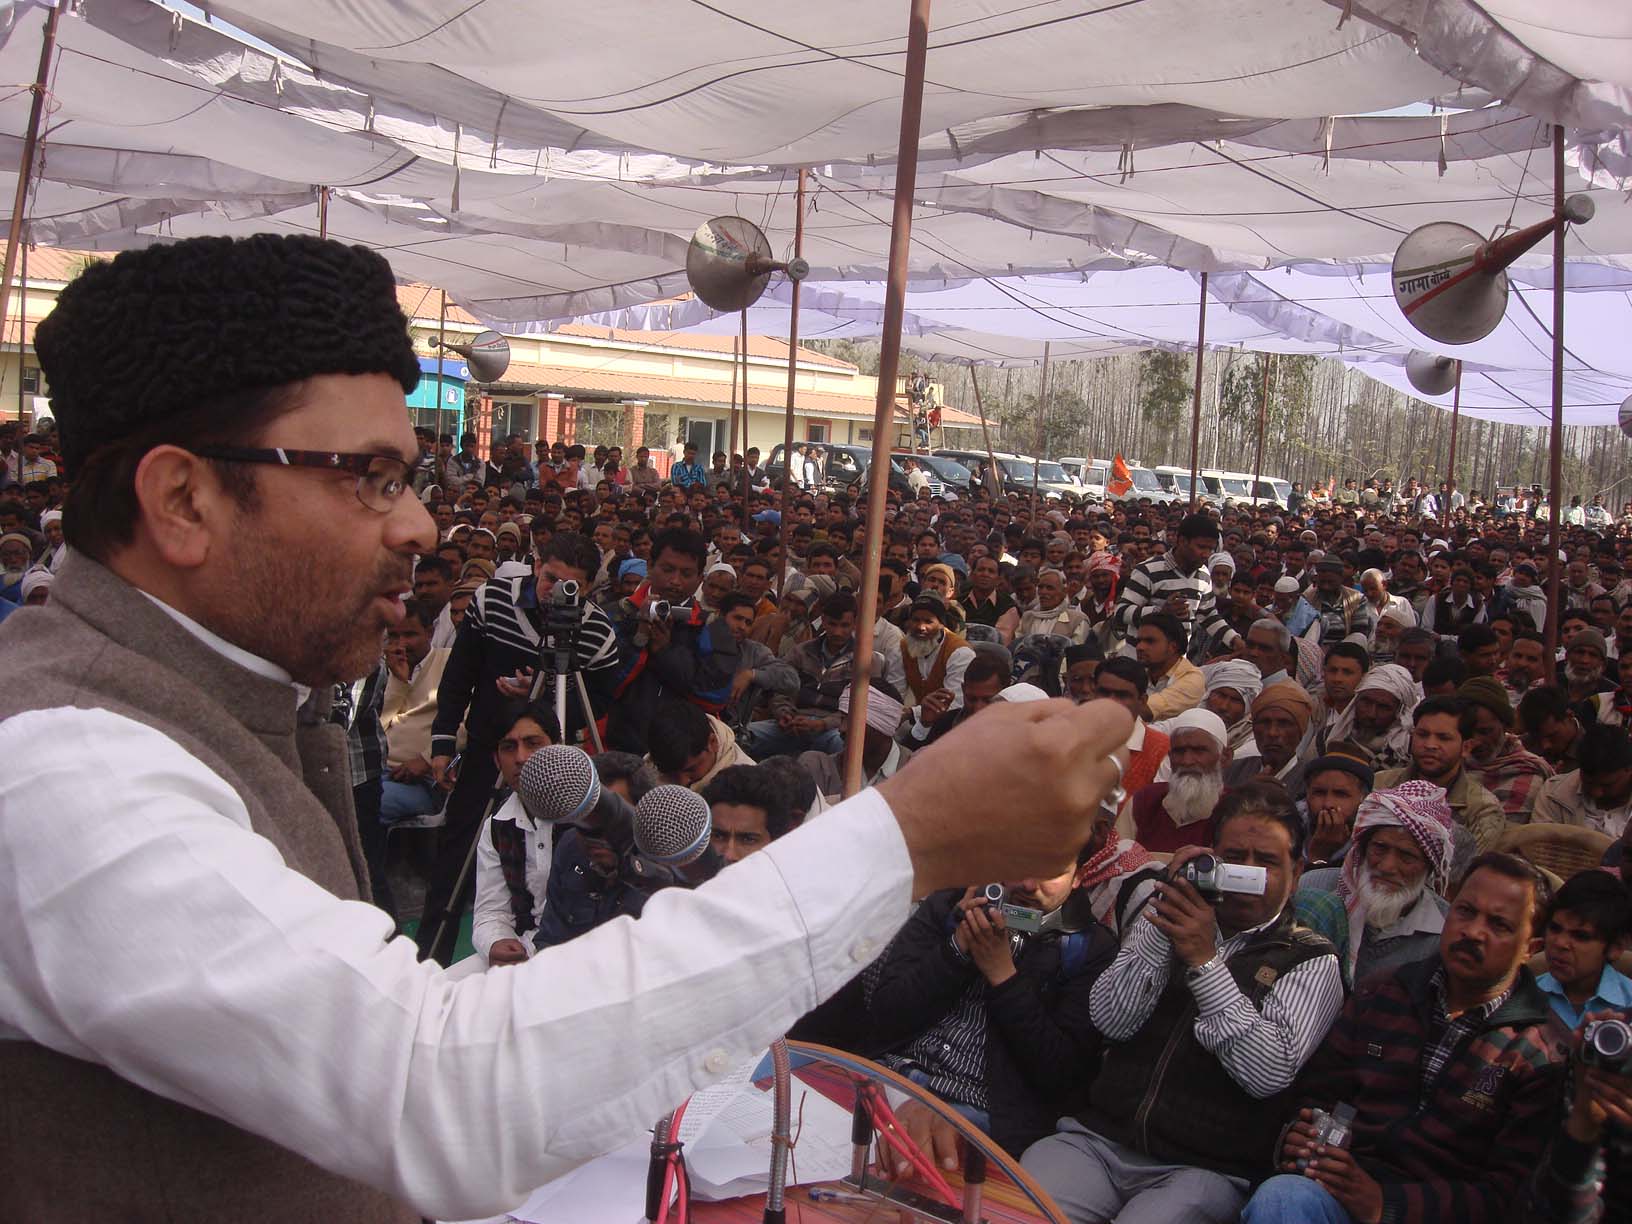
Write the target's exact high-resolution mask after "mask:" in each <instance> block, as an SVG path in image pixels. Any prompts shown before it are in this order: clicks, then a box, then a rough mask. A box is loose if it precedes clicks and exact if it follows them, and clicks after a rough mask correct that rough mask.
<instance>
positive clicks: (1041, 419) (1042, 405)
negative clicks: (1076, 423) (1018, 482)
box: [1031, 340, 1049, 523]
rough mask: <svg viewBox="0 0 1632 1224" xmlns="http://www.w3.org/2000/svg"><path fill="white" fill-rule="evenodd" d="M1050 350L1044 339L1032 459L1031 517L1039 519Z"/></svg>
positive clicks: (1046, 420)
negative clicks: (1038, 503)
mask: <svg viewBox="0 0 1632 1224" xmlns="http://www.w3.org/2000/svg"><path fill="white" fill-rule="evenodd" d="M1048 350H1049V343H1048V341H1047V340H1044V341H1043V385H1042V388H1041V390H1040V391H1039V392H1038V395H1037V453H1036V454H1035V455H1033V456H1032V461H1031V518H1032V522H1033V523H1035V522H1036V521H1037V465H1038V464H1040V463H1042V461H1043V443H1045V442H1046V441H1047V440H1048Z"/></svg>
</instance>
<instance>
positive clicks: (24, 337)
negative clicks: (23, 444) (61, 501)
mask: <svg viewBox="0 0 1632 1224" xmlns="http://www.w3.org/2000/svg"><path fill="white" fill-rule="evenodd" d="M20 284H21V288H20V289H18V291H17V422H18V424H21V423H22V421H23V417H24V416H25V413H24V411H23V399H24V396H23V365H24V356H25V354H26V353H27V352H28V236H27V235H26V234H25V235H24V236H23V275H22V280H21V282H20ZM19 470H20V469H19Z"/></svg>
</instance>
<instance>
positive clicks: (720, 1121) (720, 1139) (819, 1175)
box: [686, 1080, 850, 1199]
mask: <svg viewBox="0 0 1632 1224" xmlns="http://www.w3.org/2000/svg"><path fill="white" fill-rule="evenodd" d="M773 1104H774V1102H773V1098H772V1094H771V1093H770V1092H766V1091H761V1090H760V1089H758V1088H756V1087H755V1086H754V1085H752V1084H746V1085H744V1086H743V1088H742V1090H741V1091H740V1092H739V1093H738V1094H737V1096H736V1097H735V1098H734V1099H733V1100H732V1101H731V1102H730V1103H729V1104H728V1105H726V1106H725V1107H724V1108H723V1109H721V1110H720V1111H719V1112H718V1114H717V1116H716V1117H715V1119H714V1121H713V1123H712V1124H711V1125H710V1126H709V1128H708V1130H707V1131H705V1132H704V1133H703V1135H702V1136H701V1137H700V1139H699V1140H698V1142H697V1144H696V1145H695V1147H693V1148H689V1149H687V1152H686V1163H687V1166H688V1168H690V1170H691V1182H692V1193H693V1194H694V1195H695V1196H696V1197H697V1198H700V1199H727V1198H737V1197H739V1196H741V1195H744V1194H757V1193H759V1192H760V1191H761V1190H764V1189H765V1187H766V1186H767V1185H768V1184H769V1182H770V1168H771V1126H772V1121H773V1115H774V1110H773ZM791 1112H792V1127H793V1131H794V1135H795V1144H794V1149H793V1155H792V1159H791V1160H790V1161H789V1162H788V1185H790V1186H796V1185H804V1184H807V1183H810V1182H824V1181H832V1180H834V1179H835V1178H840V1177H843V1176H845V1175H846V1174H847V1173H849V1172H850V1112H849V1110H847V1109H845V1108H843V1107H842V1106H840V1105H836V1104H834V1103H833V1102H832V1101H830V1100H828V1099H827V1098H826V1097H825V1096H823V1095H822V1094H821V1093H819V1092H817V1091H816V1090H815V1089H813V1088H808V1087H806V1086H805V1085H803V1084H801V1083H799V1082H798V1081H797V1080H796V1081H794V1085H793V1108H792V1111H791Z"/></svg>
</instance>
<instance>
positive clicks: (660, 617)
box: [640, 599, 691, 623]
mask: <svg viewBox="0 0 1632 1224" xmlns="http://www.w3.org/2000/svg"><path fill="white" fill-rule="evenodd" d="M690 616H691V609H690V608H687V607H684V606H681V607H675V605H674V604H672V603H670V602H669V601H668V600H666V599H648V600H647V601H646V603H645V606H643V607H642V608H641V610H640V617H641V619H642V620H644V621H652V622H656V621H669V622H671V623H676V622H680V621H684V620H687V619H689V618H690Z"/></svg>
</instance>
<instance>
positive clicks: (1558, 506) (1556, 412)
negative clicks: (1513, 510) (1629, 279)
mask: <svg viewBox="0 0 1632 1224" xmlns="http://www.w3.org/2000/svg"><path fill="white" fill-rule="evenodd" d="M1563 212H1564V128H1563V126H1562V125H1558V124H1555V125H1554V126H1553V215H1554V216H1555V217H1559V216H1562V215H1563ZM1564 230H1565V226H1564V225H1563V224H1562V223H1560V224H1559V225H1558V226H1556V227H1555V228H1554V230H1553V427H1552V429H1551V430H1549V431H1548V437H1547V443H1548V450H1549V451H1550V452H1551V453H1550V454H1549V455H1548V457H1547V480H1548V483H1549V484H1550V485H1551V486H1552V492H1551V493H1550V494H1549V495H1548V498H1547V550H1548V557H1547V628H1546V635H1547V636H1546V647H1545V650H1546V654H1545V655H1544V656H1543V657H1544V658H1546V659H1548V660H1552V659H1553V658H1555V657H1557V654H1558V629H1559V624H1558V622H1559V619H1560V611H1559V610H1560V609H1561V608H1562V607H1563V601H1562V599H1560V597H1559V596H1560V593H1561V587H1562V579H1563V567H1562V566H1561V565H1560V564H1559V562H1558V547H1559V542H1560V535H1561V532H1560V529H1559V522H1560V520H1561V518H1562V515H1563V509H1564V507H1563V504H1562V503H1563V501H1564ZM1549 665H1550V663H1549Z"/></svg>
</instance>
